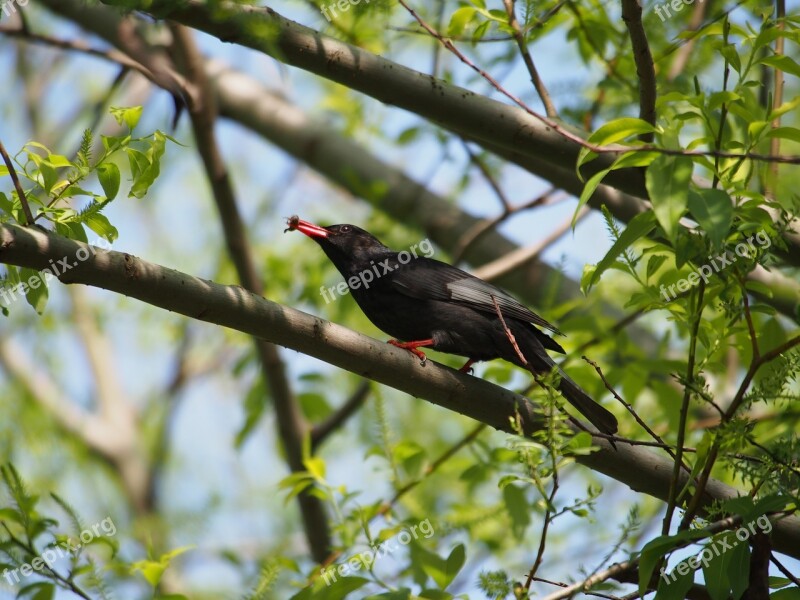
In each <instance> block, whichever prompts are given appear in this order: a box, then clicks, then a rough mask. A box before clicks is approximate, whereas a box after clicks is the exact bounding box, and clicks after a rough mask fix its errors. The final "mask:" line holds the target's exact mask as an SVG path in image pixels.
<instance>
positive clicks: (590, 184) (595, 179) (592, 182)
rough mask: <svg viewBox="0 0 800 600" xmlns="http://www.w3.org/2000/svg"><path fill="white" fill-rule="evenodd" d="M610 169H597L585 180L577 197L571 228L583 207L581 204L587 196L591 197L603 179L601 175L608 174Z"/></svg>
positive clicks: (586, 199)
mask: <svg viewBox="0 0 800 600" xmlns="http://www.w3.org/2000/svg"><path fill="white" fill-rule="evenodd" d="M610 170H611V169H603V170H602V171H598V172H597V173H595V174H594V175H592V176H591V177H590V178H589V181H587V182H586V185H584V186H583V191H582V192H581V197H580V198H579V199H578V206H576V207H575V213H574V214H573V215H572V227H573V229H574V228H575V222H576V221H577V220H578V214H580V210H581V209H582V208H583V205H584V204H586V203H587V202H588V201H589V198H591V197H592V194H594V191H595V190H596V189H597V186H598V185H600V182H601V181H603V177H605V176H606V175H608V172H609V171H610Z"/></svg>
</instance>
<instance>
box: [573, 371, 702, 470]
mask: <svg viewBox="0 0 800 600" xmlns="http://www.w3.org/2000/svg"><path fill="white" fill-rule="evenodd" d="M581 358H582V359H583V360H585V361H586V362H587V363H589V364H590V365H592V366H593V367H594V370H595V371H597V374H598V375H599V376H600V379H601V380H602V381H603V385H605V387H606V389H607V390H608V391H609V392H611V394H612V395H613V396H614V398H616V399H617V401H618V402H619V403H620V404H622V406H624V407H625V409H626V410H627V411H628V412H629V413H631V415H633V418H634V419H636V422H637V423H639V425H641V426H642V429H644V430H645V431H646V432H647V433H648V434H650V437H652V438H653V439H654V440H656V442H658V443H659V444H660V445H659V446H658V447H659V448H664V450H665V451H666V453H667V454H669V455H670V457H671V458H672V459H673V460H675V461H677V460H678V457H677V456H676V455H675V453H674V452H673V451H672V448H671V447H670V446H669V445H668V444H667V443H666V442H665V441H664V440H663V439H662V438H661V436H659V435H658V434H657V433H656V432H655V431H653V430H652V429H651V428H650V426H649V425H648V424H647V423H645V422H644V421H643V420H642V418H641V417H640V416H639V414H638V413H637V412H636V411H635V410H634V409H633V406H631V405H630V404H628V403H627V402H626V401H625V400H624V399H623V398H622V396H620V395H619V394H618V393H617V391H616V390H615V389H614V388H613V386H612V385H611V384H610V383H609V382H608V380H607V379H606V376H605V375H604V374H603V371H602V370H601V369H600V365H598V364H597V363H596V362H595V361H593V360H591V359H590V358H589V357H588V356H585V355H584V356H581ZM681 466H682V467H683V468H684V469H685V470H686V472H687V473H691V472H692V470H691V469H690V468H689V467H688V465H686V464H685V463H681Z"/></svg>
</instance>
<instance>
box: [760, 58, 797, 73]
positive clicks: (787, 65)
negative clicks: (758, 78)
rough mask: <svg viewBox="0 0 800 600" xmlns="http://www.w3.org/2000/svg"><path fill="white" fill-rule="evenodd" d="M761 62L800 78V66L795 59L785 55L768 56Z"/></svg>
mask: <svg viewBox="0 0 800 600" xmlns="http://www.w3.org/2000/svg"><path fill="white" fill-rule="evenodd" d="M759 62H760V63H762V64H765V65H768V66H770V67H774V68H776V69H779V70H781V71H783V72H784V73H789V74H791V75H794V76H795V77H800V65H798V64H797V63H796V62H795V61H794V60H793V59H791V58H790V57H788V56H786V55H785V54H781V55H773V56H767V57H764V58H762V59H761V60H760V61H759Z"/></svg>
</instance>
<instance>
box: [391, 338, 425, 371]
mask: <svg viewBox="0 0 800 600" xmlns="http://www.w3.org/2000/svg"><path fill="white" fill-rule="evenodd" d="M389 343H390V344H391V345H392V346H397V347H398V348H402V349H403V350H408V351H409V352H413V353H414V354H415V355H416V356H417V357H418V358H419V359H420V360H421V361H422V364H423V365H424V364H425V362H426V361H427V360H428V357H427V356H425V353H424V352H423V351H422V350H419V348H420V347H425V346H433V343H434V342H433V338H431V339H429V340H418V341H415V342H398V341H397V340H389Z"/></svg>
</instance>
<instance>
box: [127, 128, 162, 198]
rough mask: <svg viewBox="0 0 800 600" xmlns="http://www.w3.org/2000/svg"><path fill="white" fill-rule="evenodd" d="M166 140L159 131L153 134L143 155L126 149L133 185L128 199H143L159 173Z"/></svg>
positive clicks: (131, 149)
mask: <svg viewBox="0 0 800 600" xmlns="http://www.w3.org/2000/svg"><path fill="white" fill-rule="evenodd" d="M166 141H167V138H166V137H165V136H164V134H163V133H161V132H160V131H156V132H155V133H154V134H153V140H152V141H151V142H150V147H149V148H148V150H147V151H146V152H145V153H141V152H139V151H137V150H134V149H133V148H126V150H125V151H126V152H127V153H128V159H129V161H130V162H131V171H132V172H133V185H132V186H131V191H130V192H129V193H128V196H129V197H133V198H143V197H144V196H145V195H146V194H147V190H149V189H150V186H151V185H153V183H154V182H155V180H156V179H157V178H158V175H159V173H160V172H161V157H162V156H163V155H164V151H165V148H166Z"/></svg>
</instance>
